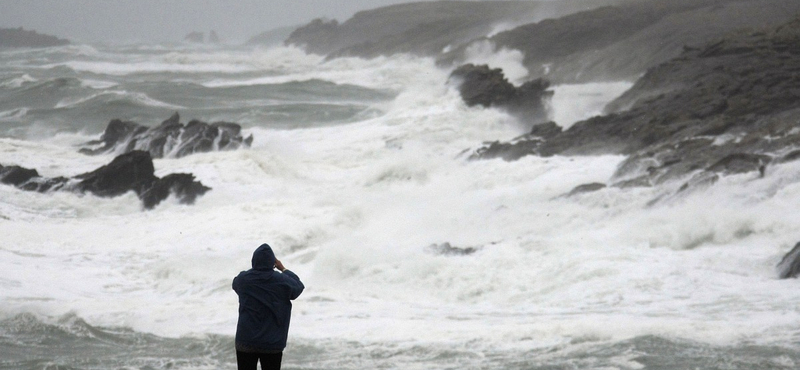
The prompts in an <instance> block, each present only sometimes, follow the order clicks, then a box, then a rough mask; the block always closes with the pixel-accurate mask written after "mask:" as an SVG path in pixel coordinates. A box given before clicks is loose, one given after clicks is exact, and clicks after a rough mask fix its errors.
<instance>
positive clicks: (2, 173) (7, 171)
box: [0, 166, 39, 186]
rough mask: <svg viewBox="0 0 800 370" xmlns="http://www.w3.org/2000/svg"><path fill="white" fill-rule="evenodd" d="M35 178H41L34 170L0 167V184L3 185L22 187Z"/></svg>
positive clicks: (18, 167)
mask: <svg viewBox="0 0 800 370" xmlns="http://www.w3.org/2000/svg"><path fill="white" fill-rule="evenodd" d="M34 177H39V172H37V171H36V170H34V169H30V168H24V167H20V166H6V167H3V166H0V182H1V183H3V184H7V185H13V186H20V185H22V184H24V183H25V182H27V181H29V180H30V179H32V178H34Z"/></svg>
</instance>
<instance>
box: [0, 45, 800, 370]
mask: <svg viewBox="0 0 800 370" xmlns="http://www.w3.org/2000/svg"><path fill="white" fill-rule="evenodd" d="M484 57H485V58H484V59H485V60H486V61H489V62H492V63H495V64H494V65H493V66H495V67H504V68H505V69H506V70H509V71H511V70H513V71H515V72H514V78H515V79H516V80H521V79H524V72H525V71H524V68H523V67H522V66H521V65H520V64H519V58H520V56H519V55H517V54H514V53H506V54H494V55H485V56H484ZM474 59H475V60H474V61H481V56H480V55H475V56H474ZM448 74H449V70H448V69H446V68H442V67H437V66H436V63H435V61H434V60H433V59H425V58H418V57H412V56H402V55H401V56H393V57H382V58H377V59H372V60H364V59H358V58H340V59H334V60H330V61H325V60H324V58H323V57H320V56H315V55H307V54H305V53H304V52H302V51H301V50H299V49H295V48H288V47H279V48H273V49H260V48H251V47H233V46H191V45H162V46H146V45H100V44H97V45H82V44H78V45H70V46H63V47H55V48H44V49H13V50H12V49H6V50H0V164H2V165H13V164H16V165H21V166H23V167H28V168H35V169H37V170H38V171H39V173H40V174H41V175H43V176H48V177H56V176H74V175H77V174H79V173H83V172H87V171H90V170H93V169H95V168H97V167H99V166H101V165H103V164H106V163H108V162H109V161H110V160H111V159H112V158H113V154H108V155H101V156H87V155H83V154H80V153H78V147H79V146H80V144H82V143H85V142H87V141H89V140H93V139H97V138H98V137H99V136H100V134H101V133H102V132H103V130H104V128H105V126H106V124H107V123H108V122H109V121H110V120H111V119H114V118H120V119H123V120H133V121H136V122H139V123H141V124H145V125H149V126H154V125H157V124H159V123H160V122H161V121H163V120H165V119H167V118H168V117H169V116H170V115H171V114H172V113H174V112H178V113H179V114H180V115H181V117H182V121H183V122H186V121H188V120H190V119H193V118H196V119H200V120H203V121H206V122H214V121H229V122H238V123H240V124H241V125H242V126H243V128H244V133H245V136H247V135H249V134H252V135H253V136H254V141H253V146H252V147H251V148H248V149H240V150H235V151H225V152H212V153H203V154H193V155H190V156H187V157H183V158H177V159H176V158H164V159H156V160H155V168H156V175H159V176H160V175H162V174H168V173H174V172H190V173H193V174H194V175H195V176H196V177H197V179H198V180H199V181H201V182H202V183H203V184H205V185H207V186H210V187H211V188H212V189H213V190H211V191H210V192H208V193H206V194H205V195H204V196H202V197H201V198H199V199H198V201H197V202H196V203H195V204H194V205H184V204H180V203H179V202H178V201H176V200H174V199H171V198H170V199H168V200H167V201H165V202H163V203H162V204H160V205H159V206H158V207H156V208H155V209H153V210H149V211H145V210H143V209H142V206H141V202H139V200H138V199H137V198H136V196H135V195H134V194H133V193H130V194H127V195H124V196H121V197H117V198H100V197H96V196H93V195H78V194H74V193H69V192H53V193H45V194H41V193H35V192H25V191H21V190H18V189H17V188H14V187H11V186H6V185H0V241H2V242H1V243H0V369H9V370H10V369H22V370H28V369H30V370H34V369H36V370H45V369H47V370H56V369H58V370H64V369H70V370H89V369H142V370H144V369H148V370H150V369H234V368H235V360H234V357H235V356H234V348H233V335H234V331H235V326H236V319H237V299H236V295H235V293H234V292H233V291H232V290H231V280H232V278H233V277H234V276H236V274H238V273H239V271H241V270H244V269H247V268H249V264H250V257H251V253H252V252H253V250H254V249H255V248H256V247H257V246H258V245H260V244H261V243H265V242H266V243H269V244H270V245H272V246H273V248H274V249H275V251H276V253H277V255H278V258H280V259H281V260H282V261H283V262H284V264H285V265H286V266H287V267H288V268H290V269H291V270H293V271H295V272H296V273H297V274H298V275H299V276H300V277H301V278H302V280H303V281H304V283H305V285H306V291H305V292H304V293H303V295H302V296H300V298H299V299H298V300H297V301H295V303H294V311H293V317H292V326H291V329H290V338H289V346H288V347H287V349H286V351H285V353H284V368H285V369H337V370H338V369H342V370H345V369H420V370H422V369H508V370H515V369H519V370H523V369H526V370H527V369H530V370H534V369H537V370H539V369H540V370H544V369H547V370H556V369H559V370H561V369H564V370H566V369H596V370H600V369H602V370H612V369H619V370H628V369H664V370H667V369H669V370H673V369H686V370H690V369H795V368H797V367H798V366H800V282H799V281H797V280H794V279H790V280H779V279H777V274H776V270H775V265H776V264H777V262H778V261H779V260H780V258H781V257H782V256H783V254H784V253H786V252H787V251H788V250H789V249H790V248H791V247H792V246H793V245H794V244H795V243H796V242H797V241H799V240H800V227H798V225H800V212H798V209H800V162H798V161H795V162H790V163H786V164H781V165H776V166H773V167H769V168H768V170H767V173H766V174H765V177H764V178H758V175H757V174H752V173H748V174H742V175H735V176H728V177H724V178H722V179H720V180H719V181H718V182H717V183H716V184H715V185H714V186H713V187H708V188H703V189H698V190H695V191H692V192H682V193H680V194H679V195H675V194H676V190H677V189H678V187H679V186H680V185H681V183H680V182H676V183H666V184H662V185H659V186H657V187H652V188H629V189H619V188H605V189H602V190H599V191H596V192H592V193H585V194H578V195H574V196H569V197H567V196H564V195H565V194H567V193H569V192H570V191H571V190H572V189H573V188H575V187H576V186H578V185H581V184H586V183H592V182H608V181H609V180H610V179H611V177H612V176H613V173H614V170H615V168H616V166H617V165H618V164H619V163H620V162H621V161H622V160H623V157H620V156H594V157H592V156H587V157H560V156H555V157H549V158H540V157H533V156H529V157H525V158H523V159H521V160H519V161H515V162H505V161H503V160H500V159H497V160H482V161H470V160H468V157H469V154H470V153H471V152H472V151H473V150H475V149H476V148H478V147H480V146H481V145H482V144H483V143H484V142H487V141H494V140H510V139H512V138H514V137H516V136H519V135H521V134H523V133H525V132H526V131H527V130H528V129H529V127H525V126H524V125H522V124H520V123H518V122H517V121H516V120H515V119H514V118H512V117H510V116H508V115H507V114H505V113H503V112H501V111H498V110H494V109H482V108H468V107H466V106H465V105H464V103H463V102H462V101H461V98H460V96H459V95H458V92H457V91H456V89H455V88H454V87H453V86H451V85H449V84H448V81H447V77H448ZM630 86H631V82H630V81H619V82H609V83H595V84H587V85H568V86H565V85H562V86H554V87H553V89H554V91H555V95H554V97H553V101H552V116H553V119H554V120H555V121H556V122H557V123H558V124H560V125H562V126H564V127H567V126H569V125H571V124H572V123H574V122H575V121H577V120H580V119H583V118H588V117H590V116H592V115H596V114H599V113H600V112H601V110H602V107H603V105H604V104H605V103H607V102H608V101H610V100H612V99H613V98H614V97H616V96H618V95H619V94H621V93H622V92H624V91H625V89H627V88H628V87H630ZM445 243H449V245H450V246H452V247H453V248H460V250H461V251H474V253H444V252H447V251H448V249H447V248H443V247H441V246H442V245H445Z"/></svg>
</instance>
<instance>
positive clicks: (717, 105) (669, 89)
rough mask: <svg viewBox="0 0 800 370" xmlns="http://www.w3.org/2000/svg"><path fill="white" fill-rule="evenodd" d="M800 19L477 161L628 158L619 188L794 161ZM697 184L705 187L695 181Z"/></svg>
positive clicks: (713, 51)
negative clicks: (603, 110)
mask: <svg viewBox="0 0 800 370" xmlns="http://www.w3.org/2000/svg"><path fill="white" fill-rule="evenodd" d="M798 71H800V18H798V19H795V20H794V21H791V22H789V23H787V24H784V25H781V26H779V27H777V28H773V29H771V30H768V31H759V32H740V33H736V34H733V35H730V36H728V37H726V38H724V39H721V40H719V41H717V42H713V43H711V44H708V45H706V46H705V47H702V48H687V49H686V50H685V51H684V52H683V54H682V55H681V56H680V57H678V58H675V59H673V60H671V61H669V62H667V63H664V64H661V65H660V66H658V67H656V68H653V69H651V70H650V71H649V72H648V73H647V74H645V75H644V76H643V77H642V78H641V79H640V80H639V81H638V82H637V83H636V84H635V85H634V86H633V87H632V88H631V89H630V90H629V91H628V92H626V93H625V94H624V95H623V96H621V97H620V98H619V99H617V100H616V101H615V102H613V103H612V104H610V105H609V107H611V109H613V110H614V112H612V113H610V114H607V115H605V116H599V117H594V118H591V119H588V120H585V121H582V122H578V123H576V124H575V125H573V126H572V127H570V128H569V129H567V130H565V131H563V132H558V133H553V134H551V136H550V137H548V138H543V137H542V136H537V135H533V134H530V135H526V136H524V137H521V138H518V139H517V140H515V141H514V142H510V143H499V142H498V143H492V144H490V145H488V146H485V147H484V148H481V149H479V150H477V151H476V153H475V156H474V157H477V158H493V157H502V158H504V159H506V160H514V159H516V158H519V157H520V156H523V155H530V154H537V155H543V156H549V155H555V154H560V155H590V154H624V155H628V158H627V159H626V160H625V161H624V162H623V163H622V164H621V165H620V167H619V168H618V170H617V172H616V174H615V176H614V179H612V180H613V181H614V182H615V183H616V184H615V185H617V186H633V185H634V184H636V185H645V186H646V185H654V184H658V183H662V182H664V181H668V180H671V179H678V178H685V177H687V176H690V175H691V176H692V178H693V179H694V180H690V182H691V183H694V182H698V181H699V182H700V183H713V181H715V176H724V175H729V174H737V173H747V172H754V173H757V176H763V175H764V174H765V170H766V168H767V166H768V165H770V164H771V163H775V162H785V161H791V160H796V159H797V158H798V154H797V153H798V152H797V149H798V147H800V130H797V125H796V122H798V119H800V74H798ZM701 180H702V181H701Z"/></svg>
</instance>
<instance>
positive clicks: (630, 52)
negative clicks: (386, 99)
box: [440, 0, 800, 84]
mask: <svg viewBox="0 0 800 370" xmlns="http://www.w3.org/2000/svg"><path fill="white" fill-rule="evenodd" d="M798 12H800V1H796V0H670V1H659V0H640V1H627V2H623V3H619V4H616V5H611V6H605V7H600V8H597V9H592V10H587V11H582V12H578V13H575V14H571V15H567V16H564V17H561V18H557V19H546V20H543V21H541V22H537V23H531V24H527V25H523V26H520V27H517V28H515V29H512V30H509V31H506V32H501V33H498V34H497V35H494V36H492V37H489V38H482V39H480V40H488V41H490V42H492V43H494V44H495V45H496V47H497V48H502V47H505V48H509V49H517V50H520V51H522V52H523V53H524V54H525V59H524V61H523V63H524V65H525V67H526V68H528V70H529V71H530V75H529V77H530V78H539V77H545V78H547V79H549V80H550V81H552V82H553V83H555V84H558V83H576V82H591V81H616V80H635V79H636V78H638V77H639V76H641V75H642V74H643V73H644V72H645V71H647V69H649V68H652V67H655V66H657V65H659V64H660V63H663V62H666V61H667V60H670V59H671V58H674V57H676V56H678V55H680V53H681V52H682V50H683V47H684V46H689V47H698V46H700V45H703V44H705V43H707V42H709V41H711V40H715V39H719V38H721V37H724V36H725V35H726V34H728V33H730V32H732V31H734V30H739V29H761V28H765V27H770V26H774V25H776V24H780V23H783V22H787V21H789V20H790V19H791V18H792V17H793V16H794V14H797V13H798ZM466 47H467V45H466V44H465V45H462V46H461V47H459V48H455V49H453V50H452V51H450V52H449V53H447V54H445V55H443V56H442V57H441V58H440V63H442V64H451V63H452V64H453V65H457V64H460V63H461V62H463V60H464V51H465V49H466Z"/></svg>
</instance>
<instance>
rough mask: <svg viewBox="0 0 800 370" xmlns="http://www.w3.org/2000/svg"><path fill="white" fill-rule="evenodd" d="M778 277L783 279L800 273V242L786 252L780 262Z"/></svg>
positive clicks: (794, 276)
mask: <svg viewBox="0 0 800 370" xmlns="http://www.w3.org/2000/svg"><path fill="white" fill-rule="evenodd" d="M777 269H778V277H779V278H781V279H788V278H796V277H797V275H798V274H800V243H797V244H795V245H794V248H792V250H790V251H789V253H786V254H785V255H784V256H783V258H782V259H781V262H779V263H778V266H777Z"/></svg>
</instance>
